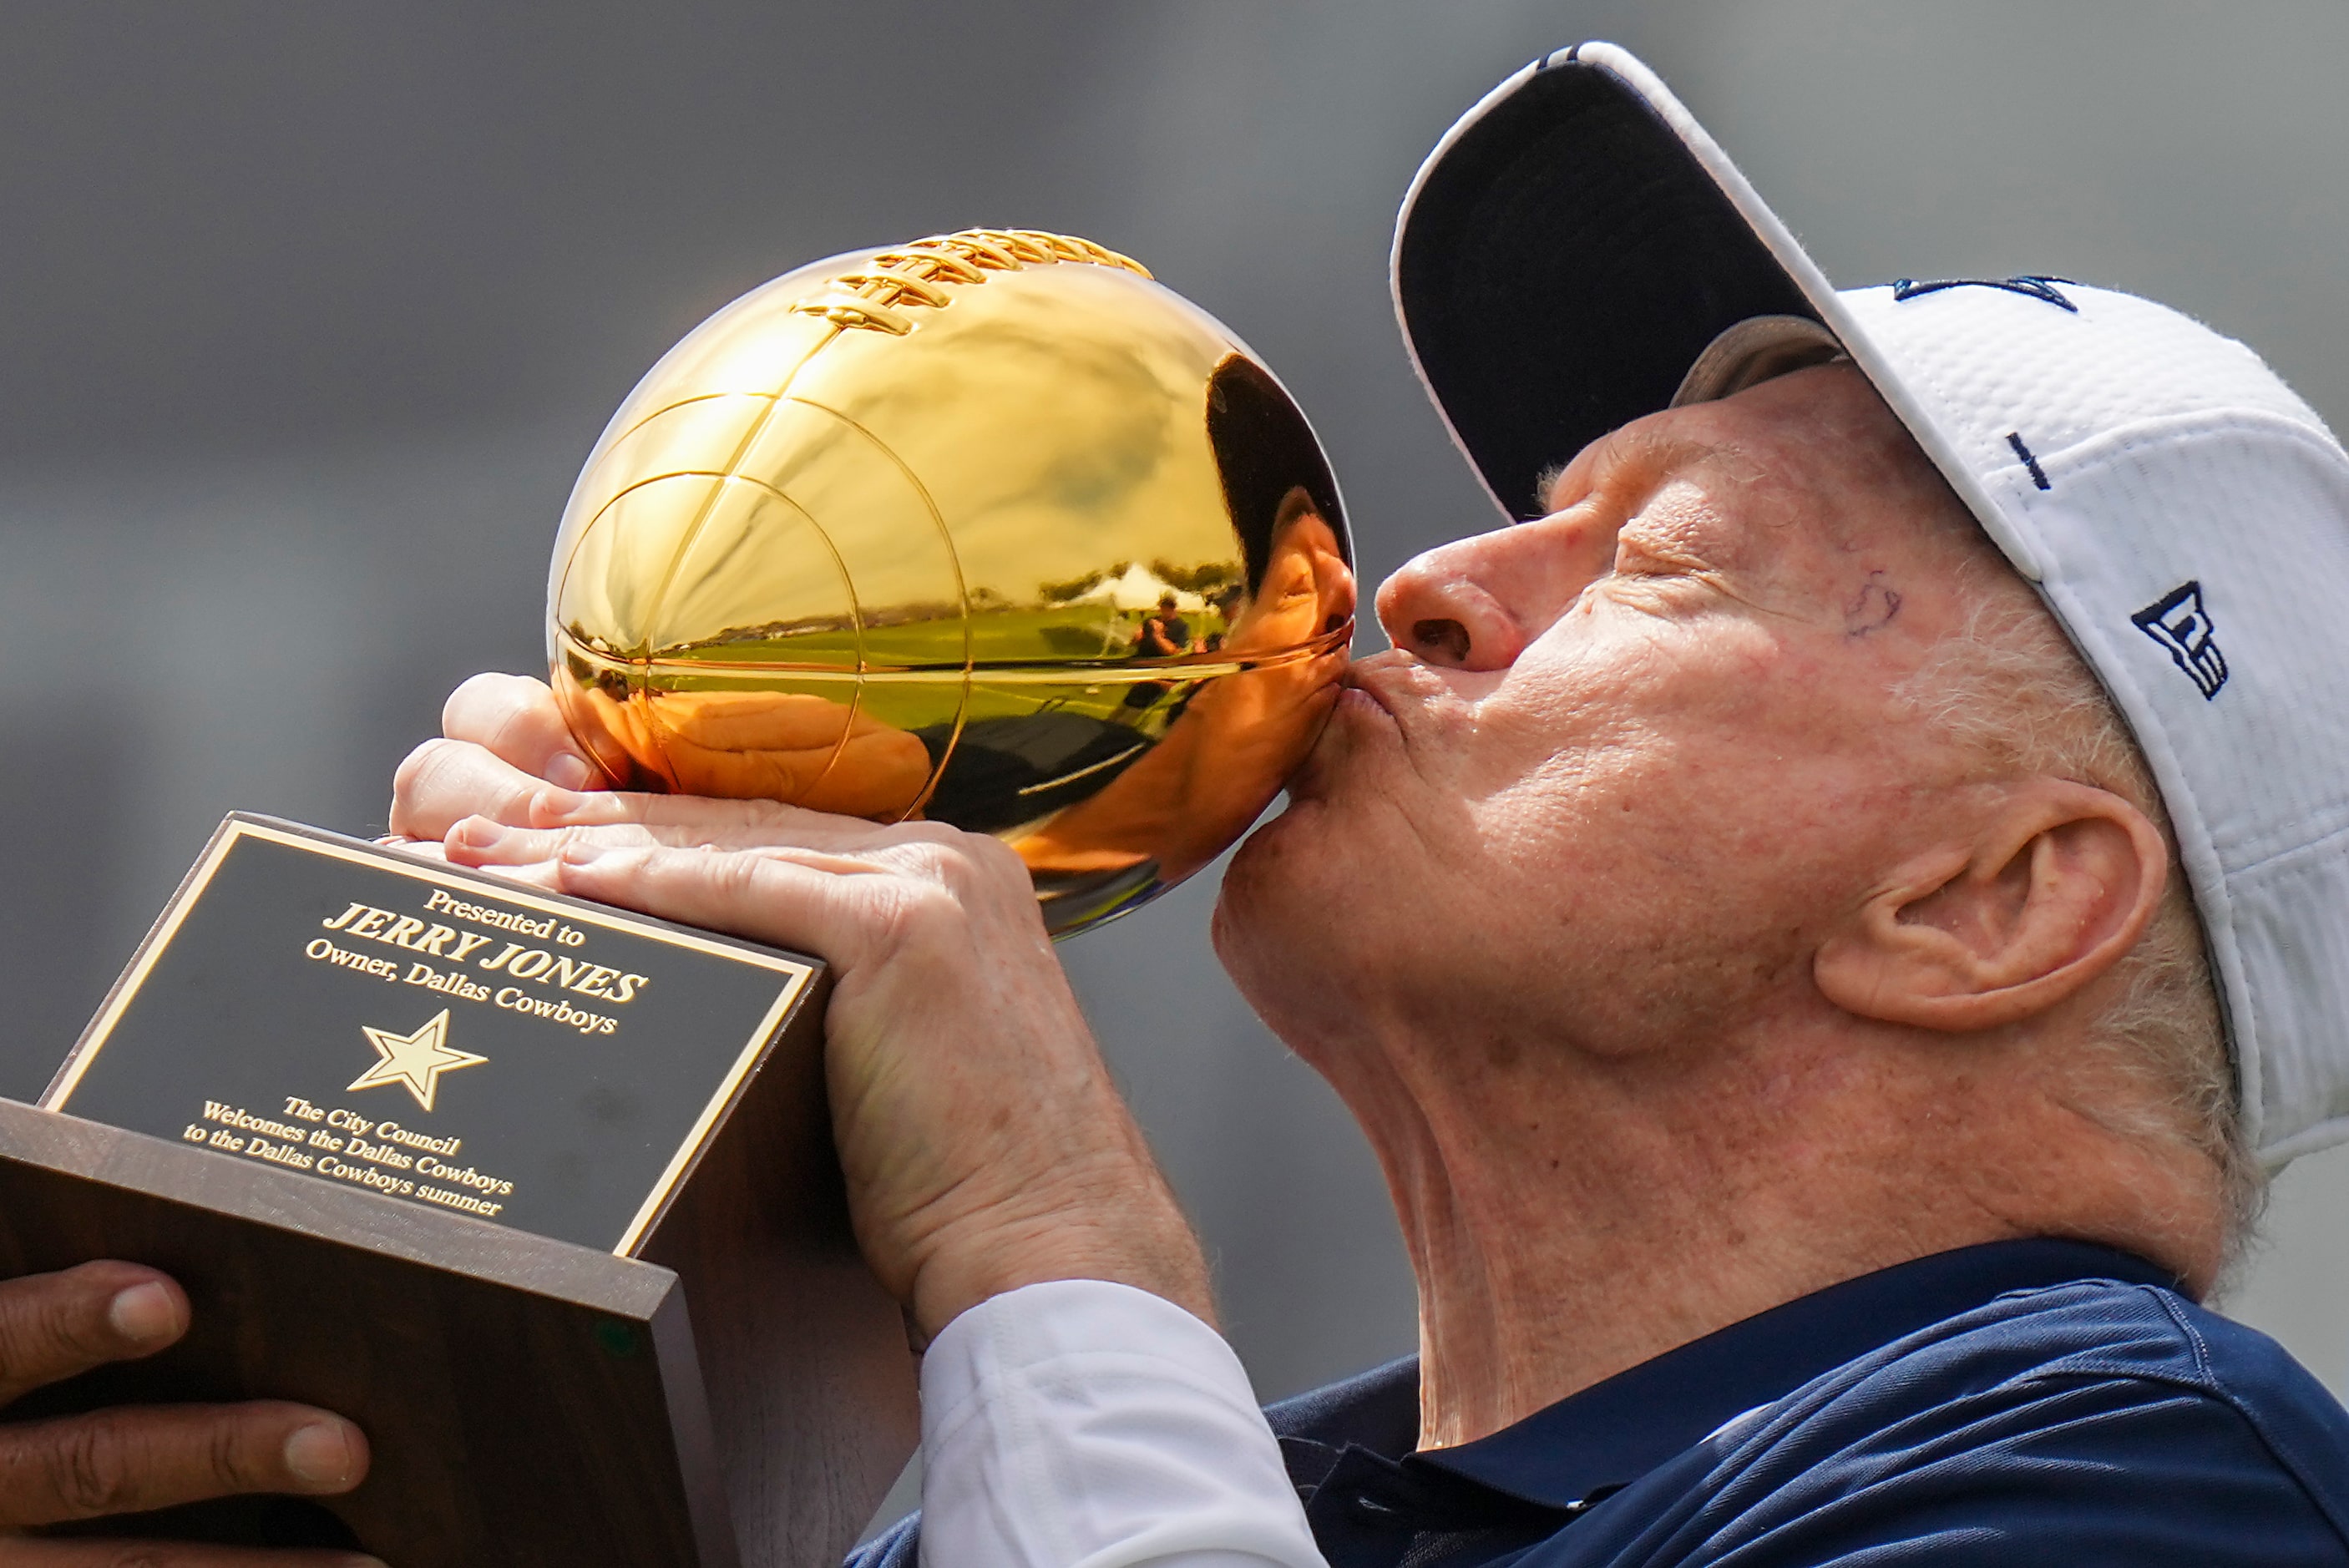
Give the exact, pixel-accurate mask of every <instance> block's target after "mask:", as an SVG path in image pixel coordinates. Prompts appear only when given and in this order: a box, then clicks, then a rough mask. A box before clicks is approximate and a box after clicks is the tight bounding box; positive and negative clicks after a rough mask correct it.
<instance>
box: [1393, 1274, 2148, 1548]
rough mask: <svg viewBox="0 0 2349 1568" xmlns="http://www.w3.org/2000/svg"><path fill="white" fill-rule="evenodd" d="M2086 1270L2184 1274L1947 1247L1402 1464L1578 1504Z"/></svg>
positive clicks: (1532, 1497)
mask: <svg viewBox="0 0 2349 1568" xmlns="http://www.w3.org/2000/svg"><path fill="white" fill-rule="evenodd" d="M2080 1279H2110V1280H2118V1281H2121V1282H2123V1283H2126V1284H2155V1285H2163V1286H2168V1287H2172V1288H2174V1287H2175V1286H2176V1285H2177V1283H2178V1281H2177V1278H2176V1276H2175V1275H2173V1274H2170V1273H2169V1271H2168V1270H2167V1269H2163V1268H2159V1267H2157V1266H2156V1265H2155V1264H2150V1263H2147V1261H2146V1260H2144V1259H2143V1258H2139V1257H2135V1256H2132V1255H2130V1254H2129V1253H2123V1252H2116V1251H2115V1250H2114V1249H2112V1248H2109V1247H2101V1246H2095V1245H2091V1244H2089V1243H2083V1242H2064V1241H2054V1240H2050V1239H2040V1240H2031V1241H2016V1242H1990V1243H1983V1244H1982V1245H1980V1246H1971V1247H1962V1248H1960V1249H1958V1250H1957V1251H1955V1252H1947V1253H1936V1254H1934V1255H1933V1256H1931V1257H1925V1258H1919V1259H1917V1260H1916V1261H1915V1262H1913V1263H1906V1264H1898V1265H1896V1266H1894V1267H1892V1268H1889V1269H1883V1270H1879V1271H1878V1272H1877V1273H1875V1274H1862V1275H1861V1276H1860V1277H1859V1278H1857V1279H1852V1280H1846V1281H1844V1282H1843V1283H1842V1284H1835V1285H1829V1286H1828V1287H1827V1288H1826V1289H1825V1290H1822V1291H1817V1292H1815V1293H1814V1294H1812V1295H1806V1296H1803V1297H1801V1298H1799V1299H1798V1300H1795V1301H1790V1302H1787V1303H1785V1305H1781V1306H1775V1307H1772V1308H1771V1309H1770V1310H1769V1311H1767V1312H1764V1313H1761V1314H1759V1315H1755V1316H1753V1317H1749V1318H1746V1319H1745V1320H1744V1322H1742V1323H1733V1324H1731V1325H1730V1326H1728V1327H1726V1328H1723V1329H1720V1330H1718V1331H1717V1332H1715V1333H1713V1334H1709V1335H1706V1336H1704V1337H1703V1338H1702V1339H1698V1340H1692V1341H1691V1342H1690V1343H1689V1344H1686V1345H1683V1346H1680V1347H1679V1348H1678V1349H1675V1350H1668V1351H1666V1352H1665V1353H1664V1354H1663V1355H1661V1356H1659V1357H1655V1358H1654V1359H1653V1360H1651V1361H1644V1362H1642V1363H1640V1365H1639V1366H1637V1367H1632V1368H1630V1370H1629V1371H1626V1372H1620V1373H1618V1374H1617V1375H1616V1376H1614V1377H1609V1378H1608V1379H1607V1380H1606V1381H1605V1382H1603V1383H1598V1384H1594V1385H1592V1386H1591V1387H1588V1388H1585V1389H1584V1390H1582V1391H1581V1392H1580V1393H1578V1394H1575V1395H1572V1396H1570V1397H1569V1398H1565V1399H1561V1400H1559V1401H1558V1402H1557V1404H1555V1405H1551V1406H1549V1407H1547V1408H1545V1409H1541V1410H1537V1411H1536V1412H1535V1413H1534V1414H1533V1415H1531V1416H1528V1417H1526V1418H1525V1419H1524V1420H1522V1421H1519V1422H1517V1423H1516V1425H1515V1426H1512V1427H1506V1428H1504V1429H1502V1430H1500V1431H1497V1432H1495V1433H1494V1434H1492V1435H1491V1436H1490V1437H1486V1438H1480V1439H1477V1440H1476V1441H1475V1442H1472V1443H1463V1444H1462V1445H1461V1446H1459V1447H1458V1448H1455V1449H1435V1450H1432V1451H1428V1452H1423V1453H1417V1454H1413V1455H1412V1456H1410V1457H1409V1458H1408V1459H1406V1460H1404V1461H1403V1462H1404V1465H1405V1468H1406V1469H1422V1468H1424V1469H1427V1470H1439V1471H1442V1472H1444V1474H1445V1475H1447V1476H1452V1477H1457V1478H1459V1479H1461V1480H1469V1481H1473V1482H1475V1483H1478V1484H1480V1485H1482V1486H1485V1487H1488V1488H1490V1489H1492V1490H1493V1491H1499V1492H1502V1493H1505V1494H1506V1495H1507V1496H1510V1497H1513V1498H1516V1499H1519V1500H1520V1501H1526V1502H1531V1503H1537V1504H1540V1505H1542V1506H1544V1507H1548V1508H1559V1509H1565V1508H1571V1507H1573V1506H1574V1505H1576V1504H1577V1503H1579V1502H1582V1501H1585V1500H1587V1499H1588V1498H1589V1497H1590V1496H1591V1494H1592V1493H1593V1492H1595V1491H1600V1490H1602V1489H1607V1490H1611V1489H1613V1488H1614V1487H1617V1486H1621V1485H1624V1484H1627V1483H1629V1482H1630V1481H1632V1480H1637V1479H1638V1478H1639V1477H1640V1476H1641V1475H1644V1474H1645V1473H1647V1472H1648V1471H1649V1470H1653V1469H1654V1468H1655V1467H1656V1466H1658V1465H1660V1464H1661V1463H1663V1462H1664V1461H1665V1460H1668V1459H1671V1457H1672V1456H1673V1455H1674V1454H1677V1453H1679V1452H1681V1451H1682V1450H1683V1449H1688V1448H1691V1447H1692V1446H1693V1445H1695V1444H1696V1443H1698V1442H1701V1441H1702V1440H1703V1439H1705V1438H1706V1437H1707V1436H1708V1435H1710V1434H1711V1433H1713V1432H1714V1431H1717V1430H1718V1429H1721V1428H1722V1427H1723V1426H1724V1425H1726V1424H1727V1423H1729V1422H1730V1421H1732V1420H1733V1419H1735V1418H1737V1417H1739V1416H1741V1415H1744V1413H1745V1412H1746V1411H1748V1410H1751V1409H1753V1408H1755V1407H1757V1406H1760V1405H1766V1404H1768V1403H1770V1402H1771V1401H1772V1400H1775V1399H1778V1398H1784V1397H1785V1395H1787V1394H1790V1393H1792V1392H1793V1391H1794V1390H1795V1389H1796V1388H1799V1387H1802V1386H1803V1385H1804V1384H1806V1383H1807V1382H1809V1381H1810V1380H1811V1379H1812V1378H1814V1377H1819V1376H1821V1375H1823V1374H1825V1373H1827V1372H1830V1371H1833V1370H1834V1369H1835V1368H1836V1367H1840V1366H1842V1365H1843V1364H1844V1363H1846V1362H1847V1361H1851V1360H1854V1359H1856V1358H1857V1357H1861V1356H1865V1355H1867V1354H1868V1352H1869V1351H1871V1350H1875V1349H1878V1348H1879V1347H1881V1346H1886V1345H1889V1344H1891V1343H1892V1342H1893V1341H1894V1340H1896V1339H1899V1338H1902V1337H1905V1336H1908V1335H1910V1334H1913V1333H1915V1332H1917V1331H1918V1330H1920V1329H1922V1328H1926V1327H1930V1326H1932V1325H1933V1324H1936V1323H1940V1322H1941V1321H1943V1320H1944V1319H1947V1318H1951V1317H1955V1316H1957V1315H1960V1314H1961V1313H1965V1312H1971V1311H1972V1310H1973V1309H1974V1308H1976V1307H1979V1306H1983V1305H1988V1304H1989V1303H1990V1302H1991V1301H1992V1300H1993V1299H1994V1298H1996V1297H1998V1296H2001V1295H2005V1294H2006V1293H2008V1292H2009V1291H2016V1290H2032V1289H2039V1288H2044V1287H2046V1286H2050V1285H2057V1284H2068V1283H2069V1282H2071V1281H2074V1280H2080ZM1408 1365H1409V1364H1407V1363H1399V1364H1397V1366H1396V1367H1392V1368H1386V1367H1382V1368H1381V1369H1380V1372H1379V1373H1378V1374H1373V1375H1372V1377H1382V1378H1383V1379H1384V1380H1385V1381H1388V1382H1392V1381H1393V1380H1394V1374H1395V1373H1396V1372H1398V1371H1401V1370H1402V1369H1403V1367H1406V1366H1408ZM1361 1381H1362V1383H1363V1384H1368V1383H1370V1382H1371V1379H1370V1378H1365V1379H1362V1380H1361ZM1412 1381H1413V1384H1414V1385H1415V1384H1416V1381H1417V1379H1416V1377H1413V1379H1412ZM1390 1392H1391V1390H1390ZM1389 1402H1392V1401H1391V1400H1390V1401H1389ZM1390 1451H1392V1450H1390Z"/></svg>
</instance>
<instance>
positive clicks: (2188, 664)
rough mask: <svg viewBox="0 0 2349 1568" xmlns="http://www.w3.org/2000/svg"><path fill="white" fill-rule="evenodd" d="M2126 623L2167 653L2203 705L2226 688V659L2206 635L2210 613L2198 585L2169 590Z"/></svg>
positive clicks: (2200, 587)
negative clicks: (2129, 622)
mask: <svg viewBox="0 0 2349 1568" xmlns="http://www.w3.org/2000/svg"><path fill="white" fill-rule="evenodd" d="M2129 620H2130V621H2131V622H2133V623H2134V624H2136V626H2137V630H2138V631H2140V632H2143V633H2144V634H2146V635H2147V636H2148V637H2151V638H2152V639H2153V640H2154V641H2155V642H2157V643H2159V644H2160V645H2162V646H2163V647H2165V648H2168V650H2169V656H2170V657H2171V658H2173V659H2175V660H2177V661H2178V668H2179V669H2181V670H2184V671H2185V672H2186V673H2187V674H2188V675H2189V676H2192V677H2193V680H2194V684H2195V686H2197V687H2198V688H2199V689H2200V691H2201V693H2202V697H2203V700H2204V701H2206V702H2207V701H2209V699H2210V698H2212V697H2214V696H2218V695H2219V688H2220V686H2225V685H2226V684H2227V659H2226V655H2223V654H2221V653H2220V652H2219V645H2218V644H2217V642H2215V641H2213V640H2212V638H2211V635H2210V612H2209V611H2208V610H2206V609H2204V608H2203V607H2202V584H2201V583H2199V582H2193V583H2182V584H2180V585H2179V586H2178V587H2177V588H2175V589H2173V590H2171V591H2170V593H2168V594H2166V595H2165V596H2163V597H2162V598H2161V599H2159V600H2158V601H2156V602H2155V603H2151V604H2147V606H2146V607H2145V608H2144V609H2142V610H2139V611H2138V612H2137V614H2134V615H2131V616H2130V617H2129Z"/></svg>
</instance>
